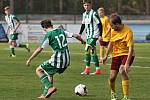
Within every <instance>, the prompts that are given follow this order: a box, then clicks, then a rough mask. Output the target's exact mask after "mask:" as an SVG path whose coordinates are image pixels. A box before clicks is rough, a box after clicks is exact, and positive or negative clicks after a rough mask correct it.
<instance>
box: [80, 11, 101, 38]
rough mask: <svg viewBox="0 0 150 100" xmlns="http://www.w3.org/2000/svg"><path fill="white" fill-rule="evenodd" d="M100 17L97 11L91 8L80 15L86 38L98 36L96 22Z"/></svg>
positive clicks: (98, 21)
mask: <svg viewBox="0 0 150 100" xmlns="http://www.w3.org/2000/svg"><path fill="white" fill-rule="evenodd" d="M99 23H100V19H99V17H98V15H97V13H96V12H95V11H94V10H92V9H91V11H89V12H84V13H83V17H82V24H85V29H86V38H87V39H89V38H98V36H99V34H100V32H99V28H98V24H99Z"/></svg>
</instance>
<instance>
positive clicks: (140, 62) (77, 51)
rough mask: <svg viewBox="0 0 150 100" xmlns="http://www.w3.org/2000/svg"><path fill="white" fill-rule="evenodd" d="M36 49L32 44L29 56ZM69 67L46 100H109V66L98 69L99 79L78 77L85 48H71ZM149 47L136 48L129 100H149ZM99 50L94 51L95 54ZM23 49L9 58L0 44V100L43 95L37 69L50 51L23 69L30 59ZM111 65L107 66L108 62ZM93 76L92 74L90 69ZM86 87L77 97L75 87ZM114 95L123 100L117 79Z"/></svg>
mask: <svg viewBox="0 0 150 100" xmlns="http://www.w3.org/2000/svg"><path fill="white" fill-rule="evenodd" d="M36 47H38V45H33V44H31V53H32V52H33V50H35V48H36ZM69 48H70V54H71V65H70V66H69V68H68V69H67V70H66V71H65V72H64V73H63V74H61V75H58V74H56V75H55V76H54V86H56V87H57V88H58V91H57V92H56V93H54V94H53V95H52V96H51V97H50V99H48V100H110V90H109V86H108V83H107V79H108V77H109V65H103V66H101V68H102V71H103V74H102V75H100V76H91V75H89V76H85V75H80V73H81V72H82V71H83V69H84V62H83V56H84V46H83V45H80V44H70V45H69ZM149 48H150V44H148V43H141V44H135V52H136V57H135V60H134V63H133V67H132V70H131V72H130V73H129V78H130V97H131V100H150V95H149V94H150V50H149ZM98 49H99V48H97V52H99V51H98ZM31 53H28V52H27V51H26V50H24V49H19V48H17V49H16V55H17V57H16V58H11V57H9V48H8V46H7V44H3V43H1V44H0V100H38V99H37V96H39V95H40V93H41V92H42V90H41V83H40V80H39V79H38V77H37V76H36V75H35V69H36V67H37V66H38V65H39V64H41V63H42V62H43V61H45V60H47V59H48V58H49V57H50V56H51V53H52V51H51V49H46V50H45V51H44V52H43V53H41V54H40V55H39V56H38V57H37V58H36V59H34V60H33V61H32V64H31V66H30V67H27V66H26V65H25V63H26V60H27V59H28V57H29V56H30V55H31ZM108 63H110V62H108ZM91 69H92V72H93V71H94V70H95V68H94V66H93V64H92V65H91ZM80 83H82V84H85V85H86V86H87V87H88V95H87V96H84V97H79V96H76V95H75V93H74V87H75V86H76V85H78V84H80ZM116 92H117V96H118V98H119V100H121V98H122V89H121V81H120V76H118V78H117V81H116Z"/></svg>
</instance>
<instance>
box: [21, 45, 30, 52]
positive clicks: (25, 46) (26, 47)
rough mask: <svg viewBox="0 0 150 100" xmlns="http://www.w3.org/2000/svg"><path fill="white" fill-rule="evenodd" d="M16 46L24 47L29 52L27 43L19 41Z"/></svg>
mask: <svg viewBox="0 0 150 100" xmlns="http://www.w3.org/2000/svg"><path fill="white" fill-rule="evenodd" d="M18 47H20V48H25V49H26V50H27V51H28V52H30V48H29V44H23V43H19V45H18Z"/></svg>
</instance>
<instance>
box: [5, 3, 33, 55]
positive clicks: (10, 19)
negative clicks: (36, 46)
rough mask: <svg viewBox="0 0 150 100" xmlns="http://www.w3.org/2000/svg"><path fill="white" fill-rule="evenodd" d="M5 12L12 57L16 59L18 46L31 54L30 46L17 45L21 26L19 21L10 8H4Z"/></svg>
mask: <svg viewBox="0 0 150 100" xmlns="http://www.w3.org/2000/svg"><path fill="white" fill-rule="evenodd" d="M4 10H5V14H6V15H5V20H6V23H7V25H8V29H7V34H8V39H9V42H8V44H9V48H10V50H11V54H10V56H11V57H16V54H15V47H16V46H18V47H21V48H25V49H27V51H28V52H30V49H29V47H28V44H17V43H16V40H17V39H18V33H17V30H18V28H19V26H20V24H21V23H20V21H19V19H18V18H17V17H16V16H15V15H13V14H12V12H11V9H10V7H9V6H6V7H5V8H4Z"/></svg>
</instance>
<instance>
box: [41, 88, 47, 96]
mask: <svg viewBox="0 0 150 100" xmlns="http://www.w3.org/2000/svg"><path fill="white" fill-rule="evenodd" d="M47 91H48V88H47V87H46V86H44V87H43V93H42V94H43V95H44V96H45V95H46V94H47Z"/></svg>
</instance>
